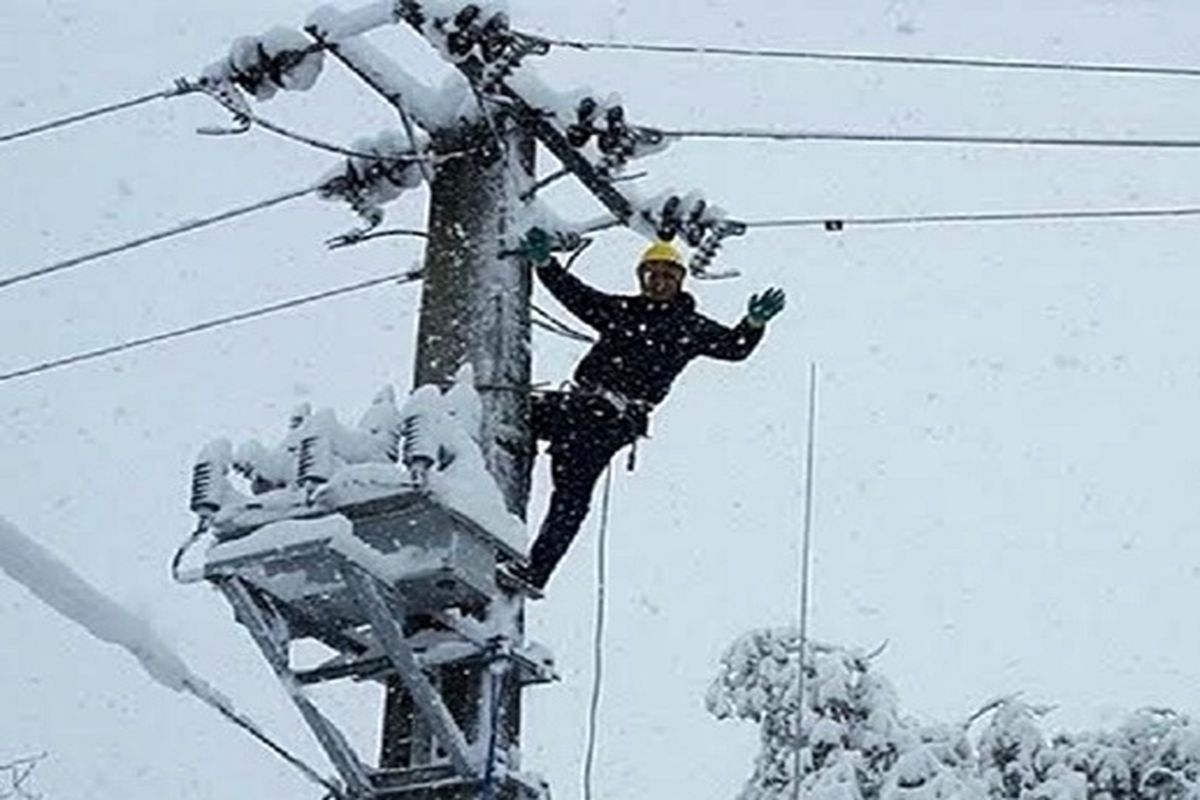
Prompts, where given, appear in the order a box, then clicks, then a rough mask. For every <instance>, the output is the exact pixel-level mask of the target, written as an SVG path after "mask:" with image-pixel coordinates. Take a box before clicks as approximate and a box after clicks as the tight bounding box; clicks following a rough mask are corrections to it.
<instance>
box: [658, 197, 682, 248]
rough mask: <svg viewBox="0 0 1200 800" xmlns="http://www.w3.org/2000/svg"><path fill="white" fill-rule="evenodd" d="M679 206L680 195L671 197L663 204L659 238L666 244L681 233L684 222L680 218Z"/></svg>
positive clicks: (659, 222) (659, 220)
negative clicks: (680, 229) (680, 228)
mask: <svg viewBox="0 0 1200 800" xmlns="http://www.w3.org/2000/svg"><path fill="white" fill-rule="evenodd" d="M679 204H680V200H679V196H678V195H671V196H670V197H668V198H667V202H665V203H663V207H662V213H661V214H660V215H659V218H658V238H659V239H662V240H663V241H664V242H669V241H671V240H672V239H674V238H675V236H676V235H677V234H678V233H679V225H680V222H681V221H682V220H681V219H680V217H679Z"/></svg>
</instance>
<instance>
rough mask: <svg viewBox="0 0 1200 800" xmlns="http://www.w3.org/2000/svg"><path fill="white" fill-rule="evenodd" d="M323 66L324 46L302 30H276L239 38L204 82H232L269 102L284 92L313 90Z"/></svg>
mask: <svg viewBox="0 0 1200 800" xmlns="http://www.w3.org/2000/svg"><path fill="white" fill-rule="evenodd" d="M323 64H324V52H323V49H322V46H321V45H317V44H311V43H309V41H308V39H307V38H306V37H305V36H304V35H303V34H301V33H299V32H298V31H293V30H289V29H286V28H276V29H274V30H271V31H268V32H267V33H265V34H263V35H261V36H244V37H242V38H240V39H237V40H236V41H235V42H234V43H233V45H232V46H231V47H230V49H229V55H228V57H226V59H225V60H224V61H222V62H220V63H218V64H216V65H214V66H212V67H210V68H209V69H208V70H206V71H205V75H204V80H205V81H206V82H208V83H222V82H226V81H228V82H231V83H232V84H234V85H236V86H237V87H239V88H241V89H243V90H245V91H246V92H249V93H250V94H252V95H254V97H255V98H256V99H258V100H269V99H270V98H271V97H273V96H274V95H275V93H276V92H278V91H279V90H281V89H283V90H292V91H305V90H308V89H310V88H312V86H313V85H314V84H315V83H316V81H317V78H318V77H319V76H320V74H321V69H322V66H323Z"/></svg>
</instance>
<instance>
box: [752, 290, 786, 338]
mask: <svg viewBox="0 0 1200 800" xmlns="http://www.w3.org/2000/svg"><path fill="white" fill-rule="evenodd" d="M786 302H787V298H786V297H785V295H784V294H783V289H777V288H775V287H771V288H770V289H767V290H766V291H765V292H763V293H762V294H753V295H750V302H749V303H747V304H746V319H747V320H748V321H749V322H750V324H751V325H753V326H754V327H756V328H761V327H763V326H764V325H766V324H767V323H768V322H770V321H771V318H772V317H774V316H775V315H776V314H778V313H779V312H780V311H783V307H784V305H785V304H786Z"/></svg>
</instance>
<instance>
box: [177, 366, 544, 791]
mask: <svg viewBox="0 0 1200 800" xmlns="http://www.w3.org/2000/svg"><path fill="white" fill-rule="evenodd" d="M480 423H481V414H480V398H479V396H478V395H477V394H476V392H475V389H474V387H473V376H472V373H471V370H470V369H469V368H465V369H464V370H462V371H461V372H460V373H459V375H458V379H457V382H456V383H455V384H454V385H453V386H452V387H451V388H449V389H448V390H447V391H445V392H443V391H441V390H440V389H439V388H438V387H435V386H424V387H421V388H420V389H418V390H417V391H415V392H413V394H412V395H411V396H410V397H409V398H408V399H407V401H406V402H405V403H404V405H403V406H402V407H401V408H397V407H396V403H395V396H394V394H393V392H392V390H391V389H390V387H389V388H387V389H384V390H383V391H381V392H380V393H379V394H378V395H377V396H376V397H375V399H374V401H373V402H372V404H371V406H370V408H369V409H368V410H367V411H366V413H365V414H364V415H363V416H362V418H361V420H360V421H359V422H358V424H357V425H355V426H354V427H348V426H345V425H343V424H341V423H340V422H338V420H337V418H336V417H335V415H334V414H333V412H332V411H328V410H326V411H317V412H315V413H314V412H312V410H311V409H310V408H309V407H308V406H301V407H300V408H299V409H297V411H296V412H295V413H293V415H292V417H291V419H290V422H289V429H288V431H287V433H286V435H285V437H284V439H283V441H282V442H281V443H280V444H279V446H277V447H274V448H270V447H265V446H263V445H262V444H259V443H257V442H250V443H247V444H245V445H242V446H241V447H239V448H237V449H236V450H235V449H234V448H233V447H232V446H231V445H230V443H229V442H227V441H224V440H220V441H217V442H214V443H212V444H210V445H208V446H207V447H205V448H204V449H203V450H202V452H201V454H200V457H199V459H198V461H197V463H196V466H195V468H194V471H193V480H192V501H191V508H192V511H193V512H195V513H196V515H197V516H198V517H199V519H200V530H201V531H202V534H201V535H200V536H197V537H193V540H192V541H197V540H202V541H205V542H206V543H207V549H206V551H205V552H204V554H203V558H202V559H201V558H199V557H197V556H196V555H195V554H191V557H190V558H189V557H183V558H181V559H177V560H179V561H183V562H185V563H183V564H182V569H181V572H180V575H181V580H183V581H185V582H196V581H200V580H204V581H207V582H208V583H210V584H212V585H213V586H215V587H216V588H217V589H219V590H220V592H221V593H222V594H223V595H224V597H225V599H226V600H227V601H228V602H229V604H230V605H231V606H232V607H233V610H234V615H235V618H236V619H237V621H238V622H240V623H241V624H242V625H243V626H245V627H246V629H247V630H248V631H249V632H250V635H251V636H252V638H253V639H254V641H255V643H256V644H257V645H258V647H259V649H260V650H261V651H262V653H263V656H264V657H265V658H266V660H267V662H268V664H270V666H271V668H272V669H273V670H274V671H275V673H276V675H277V676H278V677H279V679H280V682H281V683H282V684H283V686H284V687H285V689H286V690H287V692H288V694H289V696H290V697H291V698H292V700H293V702H294V703H295V705H296V707H297V709H298V710H299V711H300V713H301V715H302V716H303V718H304V720H305V722H306V723H307V724H308V725H309V727H310V728H311V729H312V731H313V733H314V735H315V736H316V738H317V740H318V741H319V742H320V744H321V746H322V747H323V749H324V750H325V752H326V754H327V755H328V756H329V758H330V760H331V762H332V763H333V764H334V766H335V767H336V768H337V770H338V773H339V774H340V776H341V778H342V780H343V781H344V782H345V786H346V790H347V792H348V794H349V795H350V796H352V797H364V798H383V797H395V798H401V797H419V796H422V795H421V792H423V791H427V790H428V789H429V787H431V786H433V785H437V786H439V787H441V788H445V787H447V786H457V787H461V789H462V791H463V796H464V797H471V796H476V795H477V794H478V793H479V792H480V791H481V789H482V788H484V786H485V784H487V785H488V786H489V787H490V786H491V784H493V783H494V784H495V785H496V786H498V787H500V788H501V789H502V790H503V791H502V793H501V794H500V795H499V796H504V797H528V798H532V797H538V796H541V794H542V793H543V787H542V784H541V783H540V782H539V781H538V780H537V779H535V778H533V777H530V776H527V775H524V774H522V773H520V772H518V771H517V768H516V765H517V764H518V763H519V761H518V758H517V755H518V754H516V753H515V752H511V753H510V752H504V750H503V748H497V747H496V737H495V732H494V729H495V728H496V726H497V725H499V724H501V723H502V720H501V719H499V717H500V716H502V715H503V714H504V713H505V709H503V708H501V707H500V704H498V703H493V702H486V701H487V699H488V698H491V697H492V696H493V694H494V693H495V692H498V691H500V688H499V685H498V681H497V679H496V678H495V676H496V675H501V676H507V679H509V680H515V681H517V682H519V683H520V684H521V685H529V684H536V683H544V682H548V681H550V680H553V679H555V677H556V676H555V675H554V671H553V659H552V656H551V655H550V653H549V652H548V651H547V650H546V649H545V648H543V647H540V646H538V645H535V644H530V643H527V642H525V641H524V640H523V637H522V635H521V629H520V626H519V622H518V617H519V614H520V599H521V597H520V594H519V593H520V592H521V587H520V586H518V585H514V584H513V583H512V581H508V580H506V581H505V582H504V583H503V584H498V583H497V578H496V575H497V569H498V567H503V566H505V565H506V563H507V562H511V561H519V560H521V559H522V558H523V554H524V550H525V547H526V543H525V530H524V525H523V523H522V522H521V521H520V520H519V519H517V518H516V517H514V516H512V515H511V514H510V513H509V512H508V511H507V509H506V508H505V505H504V500H503V497H502V495H501V493H500V490H499V489H498V487H497V486H496V484H495V482H494V480H493V479H492V477H491V476H490V475H489V474H488V472H487V469H486V467H485V465H484V462H483V456H482V454H481V452H480V449H479V446H478V443H477V441H478V437H479V426H480ZM238 483H241V484H243V485H242V486H238V485H237V484H238ZM189 561H190V562H191V563H186V562H189ZM301 640H313V641H316V642H319V643H321V644H323V645H325V646H326V647H328V648H330V649H331V650H332V651H333V653H334V654H333V655H332V657H330V658H328V659H327V660H326V661H325V662H324V663H321V664H319V665H317V666H315V667H308V668H300V667H298V666H297V665H296V664H295V663H294V660H293V654H292V649H293V645H295V644H296V643H297V642H300V641H301ZM454 665H461V666H464V667H466V666H473V667H479V666H485V665H490V668H489V669H482V670H476V671H474V672H471V673H469V674H475V675H478V676H479V680H480V681H482V682H483V683H484V685H483V686H482V687H481V695H480V696H481V697H482V698H484V699H485V702H484V703H483V706H484V707H485V708H486V709H487V712H485V713H484V714H483V717H484V719H482V720H481V721H479V722H476V723H474V725H473V727H474V728H475V730H467V729H466V728H467V721H466V720H461V719H456V718H455V716H454V715H453V714H452V713H451V711H450V704H448V703H447V702H446V701H445V699H444V696H443V694H442V691H441V688H440V687H439V685H438V683H437V682H436V681H435V680H433V679H431V674H432V673H433V671H434V670H437V669H443V668H445V667H447V666H454ZM464 674H468V673H464ZM348 678H349V679H353V680H356V681H363V680H370V681H378V682H380V683H383V682H384V681H386V680H389V679H391V678H398V679H399V681H400V682H401V683H402V684H403V687H404V690H405V691H406V692H407V694H408V696H409V697H410V699H411V703H412V705H413V708H414V709H415V716H416V718H417V719H419V724H414V732H413V737H412V741H411V742H408V743H407V747H408V748H409V749H410V750H412V751H413V752H414V753H415V752H416V751H418V750H420V751H421V752H435V753H437V754H438V757H437V758H435V759H434V763H433V764H432V765H429V764H428V763H422V764H421V765H420V766H417V759H415V758H414V759H412V760H411V763H410V766H408V767H398V768H397V767H393V768H388V769H376V768H372V767H369V766H367V765H366V764H365V763H364V761H363V759H361V758H360V757H359V755H358V754H357V753H356V752H355V751H354V749H353V748H352V747H351V746H350V744H349V743H348V741H347V740H346V738H345V737H344V736H343V735H342V734H341V732H340V731H339V730H338V729H337V727H336V726H335V725H334V724H333V722H332V721H331V720H330V719H329V717H328V716H326V715H325V714H324V713H322V712H321V711H320V710H319V709H318V707H317V705H316V703H315V702H314V700H313V699H312V698H310V697H309V695H308V694H307V692H306V687H309V686H312V685H317V684H325V683H329V682H333V681H338V680H344V679H348ZM418 729H419V730H418ZM422 736H423V737H424V741H419V740H420V739H421V738H422ZM391 763H394V762H391ZM489 791H490V788H489Z"/></svg>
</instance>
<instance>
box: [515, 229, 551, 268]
mask: <svg viewBox="0 0 1200 800" xmlns="http://www.w3.org/2000/svg"><path fill="white" fill-rule="evenodd" d="M518 252H519V253H520V254H521V258H523V259H524V260H525V261H527V262H529V263H530V264H533V265H534V266H540V265H542V264H545V263H546V262H547V261H549V260H550V234H548V233H546V231H544V230H542V229H541V228H538V227H533V228H530V229H529V231H528V232H527V233H526V234H525V238H523V239H522V240H521V246H520V247H519V248H518Z"/></svg>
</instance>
